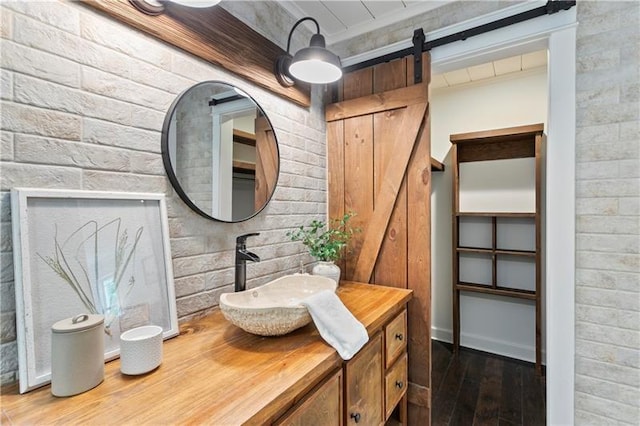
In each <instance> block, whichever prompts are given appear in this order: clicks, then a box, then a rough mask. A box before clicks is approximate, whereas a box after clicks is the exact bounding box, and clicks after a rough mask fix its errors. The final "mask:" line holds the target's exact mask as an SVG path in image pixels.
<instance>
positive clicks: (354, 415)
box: [351, 413, 360, 423]
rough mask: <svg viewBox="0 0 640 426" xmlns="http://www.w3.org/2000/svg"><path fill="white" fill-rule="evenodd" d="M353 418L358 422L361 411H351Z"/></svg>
mask: <svg viewBox="0 0 640 426" xmlns="http://www.w3.org/2000/svg"><path fill="white" fill-rule="evenodd" d="M351 418H352V419H353V420H354V421H355V422H356V423H359V422H360V413H351Z"/></svg>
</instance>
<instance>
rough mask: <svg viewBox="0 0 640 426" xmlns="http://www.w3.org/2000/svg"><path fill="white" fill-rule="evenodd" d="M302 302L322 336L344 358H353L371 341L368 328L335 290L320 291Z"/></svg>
mask: <svg viewBox="0 0 640 426" xmlns="http://www.w3.org/2000/svg"><path fill="white" fill-rule="evenodd" d="M302 304H303V305H304V306H306V307H307V309H308V310H309V313H310V314H311V318H313V322H314V323H315V324H316V328H317V329H318V331H319V332H320V336H322V338H323V339H324V340H325V341H326V342H327V343H328V344H330V345H331V346H333V347H334V348H335V349H336V350H337V351H338V353H339V354H340V356H341V357H342V359H344V360H348V359H351V358H352V357H353V356H354V355H355V354H356V353H357V352H358V351H359V350H360V349H361V348H362V347H363V346H364V345H365V343H367V342H368V341H369V335H368V334H367V329H366V328H364V325H362V323H361V322H360V321H358V320H357V319H356V317H354V316H353V314H352V313H351V312H349V310H348V309H347V307H346V306H344V304H343V303H342V301H341V300H340V298H339V297H338V296H337V295H336V294H335V293H334V292H332V291H330V290H323V291H320V292H318V293H315V294H313V295H311V296H309V297H307V298H306V299H304V300H303V301H302Z"/></svg>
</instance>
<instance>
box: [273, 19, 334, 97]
mask: <svg viewBox="0 0 640 426" xmlns="http://www.w3.org/2000/svg"><path fill="white" fill-rule="evenodd" d="M305 20H311V21H313V22H314V23H315V24H316V28H317V33H316V34H314V35H313V36H312V37H311V42H310V43H309V47H305V48H303V49H300V50H299V51H298V52H297V53H296V54H295V55H294V56H293V57H291V55H290V54H289V48H290V46H291V35H292V34H293V31H294V30H295V29H296V27H297V26H298V25H299V24H300V23H301V22H302V21H305ZM275 75H276V79H277V80H278V82H279V83H280V84H281V85H283V86H285V87H291V86H293V84H294V80H293V79H296V80H300V81H304V82H306V83H314V84H326V83H333V82H334V81H337V80H339V79H340V78H341V77H342V64H341V63H340V58H339V57H338V56H337V55H336V54H334V53H332V52H331V51H329V50H328V49H327V48H326V47H325V41H324V37H323V36H322V34H320V26H319V25H318V22H317V21H316V20H315V19H313V18H311V17H306V18H302V19H300V20H299V21H298V22H296V23H295V25H294V26H293V28H292V29H291V32H290V33H289V40H288V41H287V54H286V55H281V56H280V57H278V59H277V60H276V65H275Z"/></svg>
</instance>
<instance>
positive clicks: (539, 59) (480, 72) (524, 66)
mask: <svg viewBox="0 0 640 426" xmlns="http://www.w3.org/2000/svg"><path fill="white" fill-rule="evenodd" d="M546 64H547V51H546V50H539V51H537V52H532V53H527V54H525V55H518V56H512V57H510V58H505V59H500V60H498V61H493V62H489V63H486V64H481V65H476V66H473V67H469V68H462V69H459V70H455V71H450V72H445V73H443V74H434V75H432V76H431V88H432V89H438V88H441V87H451V86H457V85H459V84H464V83H470V82H472V81H478V80H484V79H487V78H492V77H498V76H501V75H505V74H511V73H515V72H520V71H526V70H530V69H533V68H538V67H542V66H545V65H546Z"/></svg>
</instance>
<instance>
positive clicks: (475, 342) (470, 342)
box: [431, 327, 546, 364]
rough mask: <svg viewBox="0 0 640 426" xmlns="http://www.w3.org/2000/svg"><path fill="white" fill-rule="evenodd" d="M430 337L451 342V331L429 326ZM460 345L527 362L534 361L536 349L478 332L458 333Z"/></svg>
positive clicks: (543, 357) (543, 361) (544, 361)
mask: <svg viewBox="0 0 640 426" xmlns="http://www.w3.org/2000/svg"><path fill="white" fill-rule="evenodd" d="M431 338H432V339H434V340H438V341H440V342H446V343H453V335H452V332H451V330H448V329H442V328H438V327H431ZM460 345H461V346H464V347H465V348H471V349H477V350H479V351H484V352H490V353H493V354H497V355H502V356H506V357H509V358H514V359H520V360H523V361H527V362H535V361H536V350H535V347H533V346H528V345H519V344H515V343H513V342H508V341H505V340H498V339H493V338H490V337H487V336H481V335H478V334H470V333H460ZM542 364H546V354H545V351H542Z"/></svg>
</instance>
